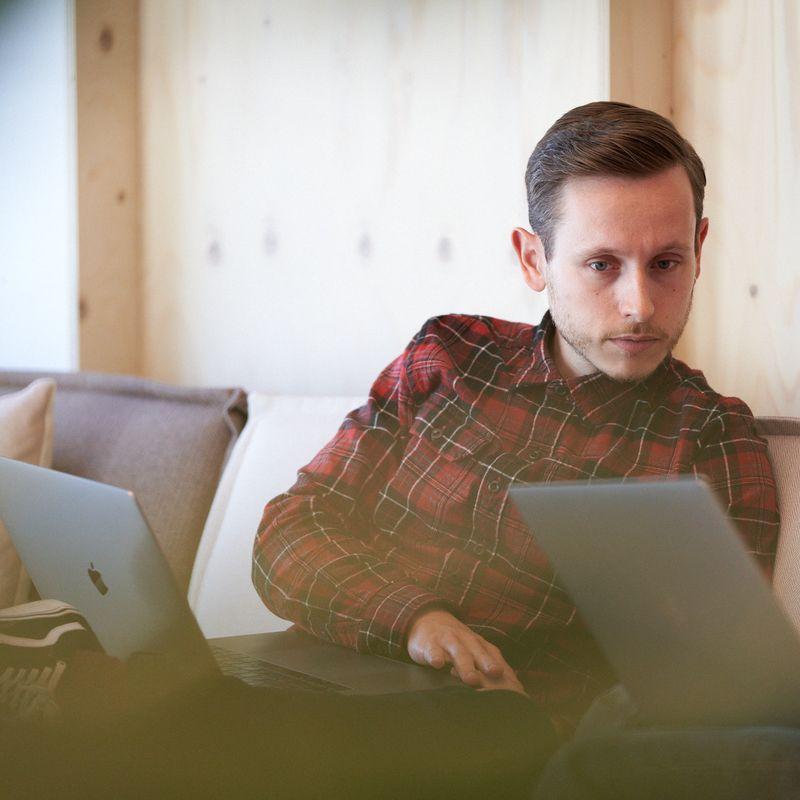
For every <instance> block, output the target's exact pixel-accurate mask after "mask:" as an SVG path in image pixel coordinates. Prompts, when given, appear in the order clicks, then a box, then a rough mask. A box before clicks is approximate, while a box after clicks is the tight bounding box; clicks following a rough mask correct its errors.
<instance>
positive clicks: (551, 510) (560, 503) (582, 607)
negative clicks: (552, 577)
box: [510, 477, 800, 725]
mask: <svg viewBox="0 0 800 800" xmlns="http://www.w3.org/2000/svg"><path fill="white" fill-rule="evenodd" d="M510 497H511V499H512V501H513V503H514V504H515V505H516V506H517V508H518V509H519V511H520V512H521V514H522V516H523V517H524V518H525V520H526V522H527V523H528V525H529V527H530V529H531V531H532V533H533V535H534V536H535V538H536V540H537V541H538V542H539V543H540V544H541V546H542V548H543V549H544V551H545V552H546V553H547V555H548V556H549V558H550V560H551V562H552V563H553V565H554V567H555V569H556V572H557V575H558V579H559V580H560V581H561V582H562V583H563V586H564V588H566V590H567V591H568V592H569V594H570V595H571V596H572V598H573V600H574V602H575V604H576V605H577V607H578V610H579V611H580V613H581V615H582V617H583V619H584V620H585V622H586V624H587V626H588V627H589V629H590V630H591V632H592V633H593V634H594V636H595V638H596V639H597V641H598V643H599V644H600V645H601V647H602V648H603V649H604V651H605V653H606V656H607V658H608V660H609V662H610V663H611V665H612V666H613V667H614V669H615V671H616V673H617V675H618V677H619V679H620V680H621V681H622V682H623V683H624V684H625V685H626V686H627V688H628V690H629V692H630V693H631V695H632V697H633V698H634V700H635V701H636V703H637V705H638V707H639V709H640V711H641V714H642V717H643V718H644V719H645V720H647V721H649V722H653V723H658V724H680V725H692V724H697V725H709V724H713V725H724V724H787V723H788V724H796V723H797V722H798V721H800V692H799V691H798V688H800V678H798V676H800V642H799V641H798V637H797V635H796V633H795V631H794V629H793V627H792V626H791V624H790V623H789V622H788V620H787V619H786V617H785V616H784V614H783V613H782V611H781V610H780V608H779V607H778V605H777V604H776V602H775V600H774V598H773V595H772V591H771V588H770V586H769V584H768V582H767V581H766V579H765V578H764V576H763V575H762V574H761V572H760V571H759V570H758V567H757V566H756V564H755V561H754V560H753V559H752V557H751V556H750V555H749V554H748V553H747V552H746V550H745V548H744V546H743V543H742V541H741V539H740V537H739V535H738V533H737V531H736V530H735V528H734V526H733V524H732V523H731V521H730V520H729V519H728V517H727V515H726V514H725V513H724V511H723V510H722V508H721V506H720V505H719V504H718V502H717V500H716V498H715V496H714V495H713V493H712V492H711V490H710V488H709V487H708V486H707V484H705V483H704V482H702V481H696V480H694V479H693V478H691V477H687V478H679V479H670V480H663V481H659V480H650V479H635V480H626V481H624V482H623V481H617V480H611V481H605V480H604V481H594V482H591V483H585V482H575V483H573V482H563V483H562V482H558V483H551V484H531V485H518V486H512V487H511V489H510Z"/></svg>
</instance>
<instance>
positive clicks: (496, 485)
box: [489, 479, 502, 493]
mask: <svg viewBox="0 0 800 800" xmlns="http://www.w3.org/2000/svg"><path fill="white" fill-rule="evenodd" d="M501 487H502V484H501V483H500V481H498V480H497V479H495V480H493V481H490V483H489V491H490V492H493V493H494V492H499V491H500V489H501Z"/></svg>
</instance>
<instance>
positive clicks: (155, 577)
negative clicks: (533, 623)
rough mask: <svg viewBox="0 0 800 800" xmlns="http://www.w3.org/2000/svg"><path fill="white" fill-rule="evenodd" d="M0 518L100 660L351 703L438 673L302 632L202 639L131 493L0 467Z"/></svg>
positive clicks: (439, 679) (422, 682)
mask: <svg viewBox="0 0 800 800" xmlns="http://www.w3.org/2000/svg"><path fill="white" fill-rule="evenodd" d="M0 519H2V520H3V522H4V523H5V526H6V528H7V530H8V532H9V534H10V536H11V539H12V541H13V543H14V545H15V547H16V549H17V552H18V553H19V556H20V558H21V559H22V563H23V564H24V565H25V568H26V569H27V570H28V573H29V574H30V576H31V578H32V579H33V582H34V584H35V585H36V588H37V590H38V592H39V594H40V595H41V596H42V597H51V598H55V599H58V600H62V601H65V602H67V603H69V604H71V605H73V606H75V608H77V609H78V610H79V611H80V612H81V614H83V616H84V617H85V618H86V619H87V621H88V622H89V625H90V626H91V627H92V629H93V631H94V632H95V634H96V636H97V638H98V639H99V641H100V644H102V645H103V647H104V649H105V650H106V652H107V653H108V654H109V655H112V656H116V657H117V658H120V659H123V660H126V659H129V658H131V657H132V656H138V655H145V654H150V655H154V656H156V657H157V658H159V659H161V660H162V661H163V662H164V664H165V667H166V669H167V671H168V672H169V674H170V675H172V676H174V677H175V679H176V680H183V679H192V678H194V677H196V676H198V675H201V676H202V675H205V674H209V673H215V672H218V671H219V670H220V669H222V671H223V672H225V673H226V674H232V675H235V676H237V677H240V678H242V679H243V680H245V681H246V682H248V683H251V684H254V685H266V686H278V687H281V688H293V689H304V690H308V691H321V692H327V691H337V692H342V693H355V694H384V693H389V692H406V691H423V690H429V689H439V688H442V687H446V686H452V685H460V682H459V681H458V680H457V679H456V678H453V677H451V676H450V675H449V674H448V673H446V672H437V671H435V670H432V669H430V668H427V667H422V666H418V665H416V664H411V663H404V662H401V661H397V660H394V659H389V658H383V657H379V656H370V655H362V654H359V653H356V652H355V651H353V650H350V649H348V648H344V647H339V646H337V645H332V644H328V643H325V642H322V641H320V640H318V639H316V638H315V637H313V636H309V635H308V634H306V633H303V632H302V631H299V630H296V629H290V630H288V631H282V632H279V633H261V634H253V635H250V636H235V637H224V638H220V639H211V640H208V641H207V640H206V639H204V637H203V635H202V633H201V631H200V628H199V626H198V625H197V622H196V620H195V618H194V615H193V614H192V612H191V609H190V608H189V605H188V603H187V602H186V598H185V597H184V595H183V594H182V593H181V592H180V590H179V589H178V587H177V586H176V584H175V581H174V578H173V576H172V573H171V571H170V569H169V566H168V565H167V562H166V560H165V558H164V556H163V554H162V552H161V550H160V548H159V546H158V543H157V542H156V539H155V537H154V536H153V534H152V532H151V531H150V528H149V526H148V524H147V522H146V520H145V518H144V515H143V514H142V512H141V509H140V507H139V505H138V503H137V501H136V498H135V497H134V495H133V493H132V492H129V491H125V490H124V489H119V488H116V487H113V486H108V485H106V484H102V483H97V482H95V481H90V480H86V479H85V478H78V477H76V476H74V475H69V474H67V473H63V472H57V471H55V470H50V469H44V468H41V467H36V466H31V465H30V464H25V463H23V462H20V461H12V460H10V459H7V458H0Z"/></svg>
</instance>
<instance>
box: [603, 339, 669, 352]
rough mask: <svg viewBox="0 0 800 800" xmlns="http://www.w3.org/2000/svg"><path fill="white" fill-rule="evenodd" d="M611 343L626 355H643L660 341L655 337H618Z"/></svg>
mask: <svg viewBox="0 0 800 800" xmlns="http://www.w3.org/2000/svg"><path fill="white" fill-rule="evenodd" d="M611 341H612V342H613V343H614V344H615V345H616V346H617V347H619V348H620V350H622V351H624V352H626V353H643V352H644V351H645V350H648V349H649V348H651V347H652V346H653V345H654V344H655V343H656V342H658V341H659V339H658V338H657V337H655V336H618V337H615V338H613V339H611Z"/></svg>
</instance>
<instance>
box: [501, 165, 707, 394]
mask: <svg viewBox="0 0 800 800" xmlns="http://www.w3.org/2000/svg"><path fill="white" fill-rule="evenodd" d="M694 228H695V212H694V203H693V198H692V191H691V185H690V183H689V177H688V175H687V174H686V171H685V170H684V168H683V167H681V166H675V167H671V168H669V169H666V170H664V171H663V172H659V173H657V174H655V175H651V176H648V177H636V178H627V177H611V176H602V177H600V176H598V177H586V178H571V179H570V180H568V181H567V182H566V183H565V184H564V185H563V186H562V191H561V198H560V222H559V224H558V226H557V227H556V230H555V241H554V246H553V252H552V253H551V258H550V261H549V262H548V261H545V258H544V248H543V247H542V244H541V240H540V239H539V237H538V236H536V234H532V233H529V232H528V231H525V230H524V229H522V228H517V229H515V231H514V233H513V234H512V243H513V244H514V247H515V249H516V250H517V254H518V256H519V259H520V263H521V265H522V268H523V275H524V277H525V281H526V282H527V283H528V285H529V286H530V287H531V288H532V289H534V290H535V291H542V290H543V289H545V288H546V289H547V293H548V298H549V301H550V313H551V315H552V317H553V320H554V322H555V325H556V329H557V333H556V337H555V342H554V357H555V360H556V365H557V366H558V368H559V370H560V372H561V373H562V375H563V376H564V377H566V378H569V377H576V376H578V375H588V374H590V373H592V372H597V371H598V370H599V371H601V372H604V373H606V374H607V375H609V376H610V377H611V378H614V379H616V380H620V381H638V380H641V379H643V378H645V377H647V376H648V375H649V374H650V373H651V372H653V370H655V368H656V367H657V366H658V365H659V364H660V363H661V361H662V360H663V359H664V357H665V356H666V355H667V353H668V352H670V351H671V350H672V348H673V347H674V345H675V344H676V343H677V341H678V339H679V338H680V335H681V333H682V332H683V328H684V326H685V325H686V321H687V319H688V316H689V309H690V307H691V303H692V292H693V290H694V283H695V280H696V279H697V276H698V275H699V274H700V250H701V248H702V244H703V241H704V239H705V236H706V233H707V232H708V220H707V219H703V220H702V222H701V224H700V227H699V229H698V240H697V246H696V250H695V242H694V241H693V240H694Z"/></svg>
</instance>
